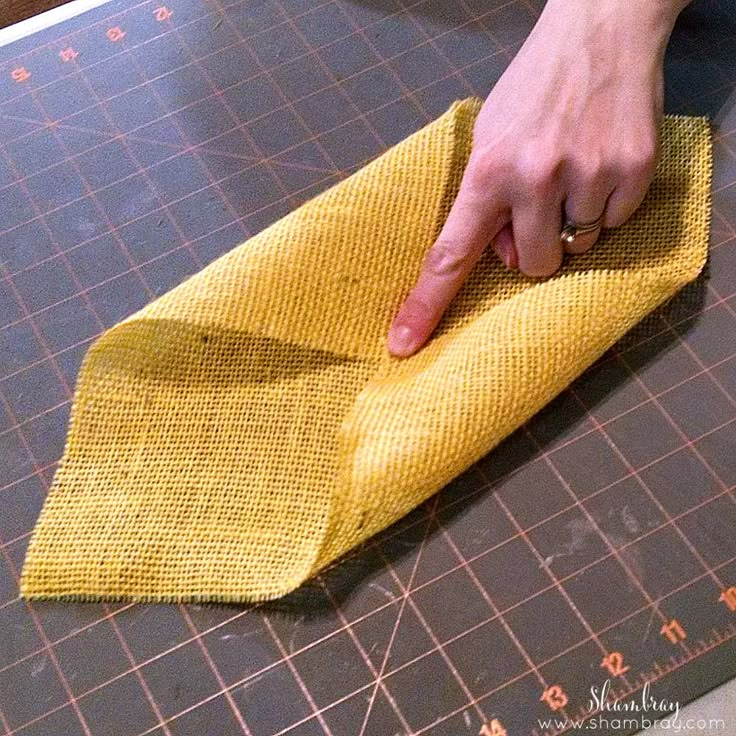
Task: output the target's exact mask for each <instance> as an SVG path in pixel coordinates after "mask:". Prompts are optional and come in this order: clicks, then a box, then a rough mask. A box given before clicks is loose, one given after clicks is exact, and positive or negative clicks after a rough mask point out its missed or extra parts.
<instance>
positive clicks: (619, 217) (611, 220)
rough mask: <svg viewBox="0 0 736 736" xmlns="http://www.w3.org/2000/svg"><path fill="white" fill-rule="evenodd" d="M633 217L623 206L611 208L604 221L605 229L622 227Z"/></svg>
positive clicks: (607, 211)
mask: <svg viewBox="0 0 736 736" xmlns="http://www.w3.org/2000/svg"><path fill="white" fill-rule="evenodd" d="M630 216H631V212H630V211H629V210H628V209H625V208H623V207H621V206H614V207H609V208H608V209H607V210H606V216H605V220H604V223H603V224H604V225H605V227H620V226H621V225H623V224H624V223H625V222H626V220H628V219H629V217H630Z"/></svg>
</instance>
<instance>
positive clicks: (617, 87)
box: [388, 0, 687, 357]
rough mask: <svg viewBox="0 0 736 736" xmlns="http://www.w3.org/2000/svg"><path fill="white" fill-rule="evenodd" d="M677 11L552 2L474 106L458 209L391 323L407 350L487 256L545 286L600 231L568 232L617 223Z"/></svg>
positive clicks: (659, 0)
mask: <svg viewBox="0 0 736 736" xmlns="http://www.w3.org/2000/svg"><path fill="white" fill-rule="evenodd" d="M686 4H687V2H686V0H595V1H593V0H548V2H547V5H546V7H545V9H544V11H543V13H542V15H541V16H540V19H539V21H538V23H537V24H536V26H535V27H534V29H533V31H532V32H531V34H530V35H529V37H528V39H527V40H526V42H525V43H524V45H523V46H522V48H521V49H520V51H519V53H518V54H517V56H516V57H515V58H514V60H513V61H512V63H511V64H510V65H509V67H508V69H507V70H506V72H505V73H504V74H503V76H502V77H501V79H500V80H499V81H498V83H497V84H496V86H495V87H494V88H493V90H492V91H491V93H490V94H489V96H488V98H487V99H486V101H485V103H484V104H483V106H482V108H481V110H480V112H479V114H478V117H477V118H476V121H475V124H474V128H473V147H472V151H471V154H470V157H469V160H468V163H467V166H466V168H465V171H464V174H463V178H462V182H461V185H460V190H459V192H458V195H457V198H456V200H455V202H454V204H453V206H452V208H451V210H450V213H449V215H448V217H447V219H446V221H445V223H444V226H443V228H442V231H441V232H440V234H439V237H438V239H437V241H436V242H435V243H434V244H433V246H432V247H431V248H430V249H429V251H428V252H427V254H426V257H425V261H424V264H423V266H422V271H421V273H420V276H419V279H418V281H417V282H416V284H415V286H414V288H413V289H412V291H411V292H410V293H409V295H408V297H407V298H406V300H405V301H404V303H403V304H402V306H401V308H400V310H399V312H398V313H397V315H396V317H395V318H394V321H393V323H392V325H391V329H390V332H389V337H388V348H389V351H390V352H391V353H392V354H393V355H396V356H398V357H406V356H408V355H411V354H413V353H414V352H416V351H417V350H418V349H419V348H420V347H421V346H422V345H423V344H424V343H425V342H426V341H427V340H428V339H429V337H430V335H431V334H432V332H433V331H434V329H435V327H436V326H437V324H438V323H439V321H440V319H441V317H442V315H443V314H444V312H445V311H446V309H447V307H448V306H449V304H450V302H451V301H452V299H453V298H454V296H455V295H456V293H457V292H458V291H459V290H460V287H461V286H462V284H463V282H464V281H465V279H466V277H467V276H468V274H469V273H470V271H471V269H472V268H473V266H474V264H475V263H476V262H477V260H478V259H479V258H480V256H481V254H482V253H483V251H484V250H485V249H486V248H487V247H488V245H489V244H492V247H493V249H494V251H495V252H496V254H497V255H498V256H499V257H500V258H501V260H502V261H503V262H504V263H505V264H506V265H507V266H508V267H509V268H512V269H517V268H518V269H519V270H520V271H521V272H522V273H524V274H526V275H527V276H531V277H548V276H551V275H552V274H554V273H555V272H556V271H557V270H558V269H559V267H560V265H561V263H562V259H563V253H564V252H567V253H571V254H575V253H583V252H585V251H587V250H589V249H590V248H591V247H592V246H593V244H594V243H595V241H596V240H597V239H598V236H599V235H600V228H597V229H596V230H594V231H592V232H590V233H587V234H581V235H578V236H577V237H576V238H575V240H574V242H573V243H571V244H567V243H563V242H562V240H561V238H560V232H561V230H562V228H563V226H564V224H565V222H572V223H577V224H581V223H590V222H594V221H596V220H597V219H598V218H599V217H601V216H602V226H603V227H607V228H609V227H616V226H618V225H621V224H622V223H624V222H625V221H626V220H627V219H628V218H629V217H630V216H631V215H632V214H633V212H634V211H635V210H636V209H637V208H638V206H639V205H640V204H641V202H642V200H643V199H644V196H645V195H646V192H647V190H648V188H649V185H650V183H651V180H652V177H653V176H654V171H655V168H656V163H657V157H658V148H659V129H660V124H661V120H662V114H663V112H662V111H663V97H664V92H663V86H664V85H663V73H662V67H663V58H664V51H665V48H666V45H667V41H668V39H669V36H670V34H671V32H672V27H673V25H674V22H675V19H676V17H677V14H678V13H679V12H680V10H682V8H683V7H684V6H685V5H686Z"/></svg>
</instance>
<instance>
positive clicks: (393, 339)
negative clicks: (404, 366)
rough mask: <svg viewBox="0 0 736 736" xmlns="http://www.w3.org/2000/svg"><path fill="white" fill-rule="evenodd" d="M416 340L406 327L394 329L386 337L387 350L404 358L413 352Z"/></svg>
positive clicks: (401, 326) (400, 326)
mask: <svg viewBox="0 0 736 736" xmlns="http://www.w3.org/2000/svg"><path fill="white" fill-rule="evenodd" d="M416 344H417V339H416V337H415V336H414V333H413V332H412V331H411V329H410V328H409V327H407V326H406V325H399V326H398V327H394V328H393V329H392V330H391V331H390V334H389V336H388V349H389V350H390V351H391V353H393V354H394V355H400V356H405V355H409V354H410V353H412V352H413V350H414V348H415V347H416Z"/></svg>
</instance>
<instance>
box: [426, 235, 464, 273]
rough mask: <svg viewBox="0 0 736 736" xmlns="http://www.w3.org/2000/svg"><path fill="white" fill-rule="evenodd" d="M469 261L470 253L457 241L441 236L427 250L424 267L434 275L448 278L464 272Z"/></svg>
mask: <svg viewBox="0 0 736 736" xmlns="http://www.w3.org/2000/svg"><path fill="white" fill-rule="evenodd" d="M467 262H468V255H467V254H466V253H465V252H464V251H463V249H462V248H461V247H460V245H459V244H458V243H457V242H455V241H453V240H448V239H445V238H441V239H439V240H437V242H436V243H435V244H434V245H433V246H432V247H431V248H430V249H429V250H428V251H427V255H426V256H425V259H424V267H425V269H426V271H427V272H428V273H430V274H432V275H433V276H439V277H443V278H447V277H453V276H457V275H459V274H461V273H463V271H464V270H465V268H466V265H467Z"/></svg>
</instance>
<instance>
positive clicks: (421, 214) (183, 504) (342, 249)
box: [21, 97, 711, 601]
mask: <svg viewBox="0 0 736 736" xmlns="http://www.w3.org/2000/svg"><path fill="white" fill-rule="evenodd" d="M481 103H482V101H481V100H480V99H479V98H476V97H470V98H467V99H464V100H457V101H455V102H453V103H452V105H451V106H450V107H449V109H447V111H446V112H445V113H444V114H442V115H441V116H440V117H439V118H437V119H436V120H434V121H432V122H430V123H429V124H427V125H426V126H424V127H423V128H421V129H420V130H418V131H417V132H415V133H414V134H412V135H411V136H410V137H408V138H407V139H405V140H404V141H402V142H400V143H398V144H397V145H395V146H394V147H393V148H390V149H388V150H387V151H386V152H385V153H383V154H382V155H381V156H380V157H378V158H376V159H375V160H373V161H372V162H370V163H369V164H368V165H366V166H365V167H364V168H362V169H360V170H359V171H357V172H356V173H354V174H353V175H351V176H350V177H348V178H346V179H344V180H343V181H341V182H339V183H338V184H336V185H334V186H333V187H332V188H330V189H328V190H326V191H325V192H323V193H321V194H320V195H318V196H316V197H315V198H313V199H311V200H310V201H309V202H307V203H305V204H303V205H302V206H300V207H299V208H298V209H295V210H294V211H293V212H291V213H290V214H288V215H287V216H286V217H284V218H283V219H281V220H279V221H278V222H276V223H274V224H273V225H271V226H269V227H268V228H266V229H265V230H263V231H262V232H260V233H259V234H258V235H256V236H254V237H252V238H251V239H249V240H248V241H247V242H246V243H244V244H243V245H241V246H239V247H237V248H235V249H234V250H233V251H231V252H229V253H228V254H226V255H225V256H223V257H221V258H219V259H218V260H217V261H215V262H213V263H212V264H210V265H209V266H208V267H207V268H205V269H204V270H203V271H201V272H200V273H198V274H196V275H194V276H193V277H191V278H189V279H188V280H187V281H185V282H184V283H182V284H181V285H179V286H178V287H177V288H175V289H173V290H172V291H170V292H168V293H167V294H165V295H163V296H162V297H160V298H159V299H157V300H156V301H154V302H153V303H151V304H149V305H148V306H146V307H144V308H143V309H141V310H140V311H138V312H137V313H135V314H133V315H132V316H131V317H129V318H127V319H125V320H124V321H123V322H121V323H120V324H118V325H117V326H115V327H113V328H112V329H110V330H108V331H107V332H105V333H104V334H103V335H102V336H101V337H99V338H98V339H97V341H96V342H95V343H94V344H93V345H92V347H91V348H90V350H89V351H88V353H87V355H86V357H85V360H84V362H83V365H82V368H81V372H80V376H79V379H78V383H77V390H76V396H75V400H74V404H73V408H72V417H71V428H70V432H69V434H68V437H67V444H66V447H65V451H64V456H63V459H62V462H61V465H60V467H59V469H58V471H57V473H56V476H55V479H54V482H53V485H52V489H51V491H50V494H49V496H48V499H47V500H46V504H45V506H44V508H43V510H42V513H41V516H40V518H39V521H38V523H37V526H36V528H35V530H34V534H33V537H32V541H31V544H30V548H29V551H28V554H27V557H26V561H25V566H24V570H23V576H22V584H21V592H22V595H23V596H25V597H27V598H58V597H70V598H77V599H84V600H93V599H121V598H122V599H134V600H160V601H174V600H219V601H260V600H268V599H273V598H276V597H279V596H282V595H283V594H285V593H287V592H289V591H291V590H293V589H294V588H296V587H297V586H299V585H300V584H301V583H302V582H303V581H304V580H305V579H307V578H309V577H311V576H312V575H313V574H314V573H315V572H316V571H318V570H320V569H322V568H324V567H325V566H326V565H328V564H330V563H331V562H333V561H335V560H336V559H338V558H339V557H340V556H342V555H343V554H344V553H345V552H346V551H348V550H350V549H351V548H353V547H354V546H355V545H357V544H358V543H360V542H362V541H364V540H366V539H367V538H369V537H370V536H372V535H373V534H375V533H376V532H378V531H379V530H381V529H384V528H385V527H386V526H388V525H389V524H391V523H392V522H394V521H396V520H397V519H399V518H400V517H401V516H403V515H404V514H406V513H407V512H408V511H410V510H411V509H413V508H414V507H416V506H417V505H418V504H419V503H421V502H422V501H424V500H425V499H427V498H428V497H429V496H430V495H432V494H433V493H435V492H436V491H437V490H439V489H440V488H442V487H443V486H444V485H445V484H446V483H447V482H448V481H450V480H451V479H452V478H453V477H455V476H457V475H458V474H459V473H461V472H462V471H463V470H465V469H466V468H468V467H469V466H470V465H471V464H473V463H474V462H475V461H476V460H478V459H479V458H481V457H482V456H483V455H485V454H486V453H487V452H488V451H489V450H491V449H492V448H493V447H494V446H495V445H496V444H498V443H499V442H500V441H501V440H502V439H503V438H504V437H506V436H507V435H508V434H510V433H511V432H512V431H513V430H515V429H516V428H517V427H519V426H520V425H521V424H522V423H523V422H525V421H526V420H527V419H529V418H530V417H531V416H532V415H533V414H534V413H535V412H537V411H538V410H539V409H540V408H541V407H543V406H544V405H545V404H546V403H547V402H549V401H550V400H551V399H552V398H553V397H554V396H555V395H557V394H558V393H559V392H560V391H562V390H563V389H564V388H565V387H566V386H568V385H569V384H570V382H571V381H572V380H573V379H574V378H575V377H576V376H578V375H579V374H580V373H582V372H583V371H584V370H585V368H586V367H588V366H589V365H590V364H591V363H592V362H594V361H595V360H596V359H597V358H598V357H599V356H601V354H602V353H604V352H605V350H606V349H607V348H609V347H610V346H611V345H612V344H613V343H614V342H615V341H616V340H617V339H618V338H620V337H621V336H622V335H623V334H624V333H625V332H626V331H627V330H629V329H630V328H631V327H632V326H633V325H634V324H635V323H636V322H638V321H639V320H640V319H641V318H642V317H644V316H645V315H646V314H647V313H648V312H650V311H651V310H652V309H654V308H655V307H656V306H657V305H659V304H660V303H662V302H663V301H664V300H666V299H667V298H669V297H671V296H672V295H673V294H675V293H676V292H677V291H678V290H679V289H680V288H681V287H682V286H683V285H684V284H686V283H687V282H689V281H691V280H692V279H694V278H695V277H696V276H697V274H698V273H699V272H700V271H701V269H702V267H703V265H704V263H705V259H706V254H707V242H708V230H709V222H710V174H711V140H710V131H709V125H708V122H707V120H705V119H703V118H691V117H667V118H666V119H665V121H664V123H663V131H662V136H663V142H662V154H661V158H660V161H659V165H658V169H657V174H656V177H655V180H654V182H653V184H652V187H651V189H650V191H649V193H648V195H647V198H646V200H645V202H644V204H643V205H642V206H641V207H640V209H639V210H638V211H637V212H636V214H635V215H634V216H633V218H631V219H630V220H629V221H628V222H627V223H626V224H625V225H624V226H622V227H620V228H617V229H615V230H609V231H605V232H604V233H603V235H602V237H601V239H600V241H599V243H598V244H597V246H596V247H595V248H594V249H593V250H592V251H591V252H590V253H589V254H586V255H582V256H577V257H575V258H572V259H570V260H569V262H567V263H566V264H565V265H564V266H563V268H562V270H561V271H560V272H559V273H558V274H557V275H555V276H554V277H553V278H551V279H549V280H546V281H537V280H531V279H528V278H525V277H523V276H521V275H520V274H518V273H514V272H510V271H508V270H507V269H506V268H505V267H504V266H502V265H501V264H500V263H499V262H498V261H497V259H496V258H495V256H494V255H493V254H492V253H491V252H490V250H489V252H488V253H487V254H486V255H485V256H484V257H483V258H482V259H481V262H480V263H479V264H478V266H477V267H476V268H475V270H474V271H473V273H472V275H471V277H470V279H469V280H468V282H467V284H466V285H465V286H464V287H463V290H462V291H461V293H460V295H459V296H458V298H457V299H456V300H455V302H454V303H453V304H452V306H451V308H450V310H449V312H448V313H447V315H446V316H445V318H444V319H443V322H442V323H441V325H440V328H439V330H438V332H437V333H436V334H435V336H434V337H433V338H432V340H431V341H430V343H429V344H428V345H427V346H426V347H425V348H424V349H422V350H421V351H419V353H417V354H416V355H415V356H413V357H411V358H409V359H405V360H400V359H397V358H393V357H391V356H389V354H388V353H387V351H386V347H385V343H386V334H387V331H388V327H389V324H390V322H391V319H392V317H393V316H394V314H395V312H396V310H397V309H398V307H399V305H400V303H401V301H402V300H403V298H404V297H405V296H406V294H407V292H408V290H409V289H410V287H411V286H412V284H413V282H414V281H415V279H416V277H417V275H418V273H419V269H420V266H421V263H422V260H423V257H424V254H425V252H426V251H427V249H428V248H429V247H430V245H431V244H432V243H433V241H434V240H435V239H436V237H437V235H438V233H439V231H440V228H441V226H442V224H443V222H444V219H445V218H446V217H447V213H448V212H449V208H450V206H451V204H452V202H453V200H454V198H455V196H456V194H457V190H458V187H459V183H460V179H461V176H462V172H463V170H464V168H465V165H466V163H467V160H468V156H469V153H470V146H471V142H472V135H473V123H474V121H475V117H476V115H477V114H478V111H479V109H480V106H481ZM544 492H545V489H544V488H529V493H530V494H533V493H544Z"/></svg>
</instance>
